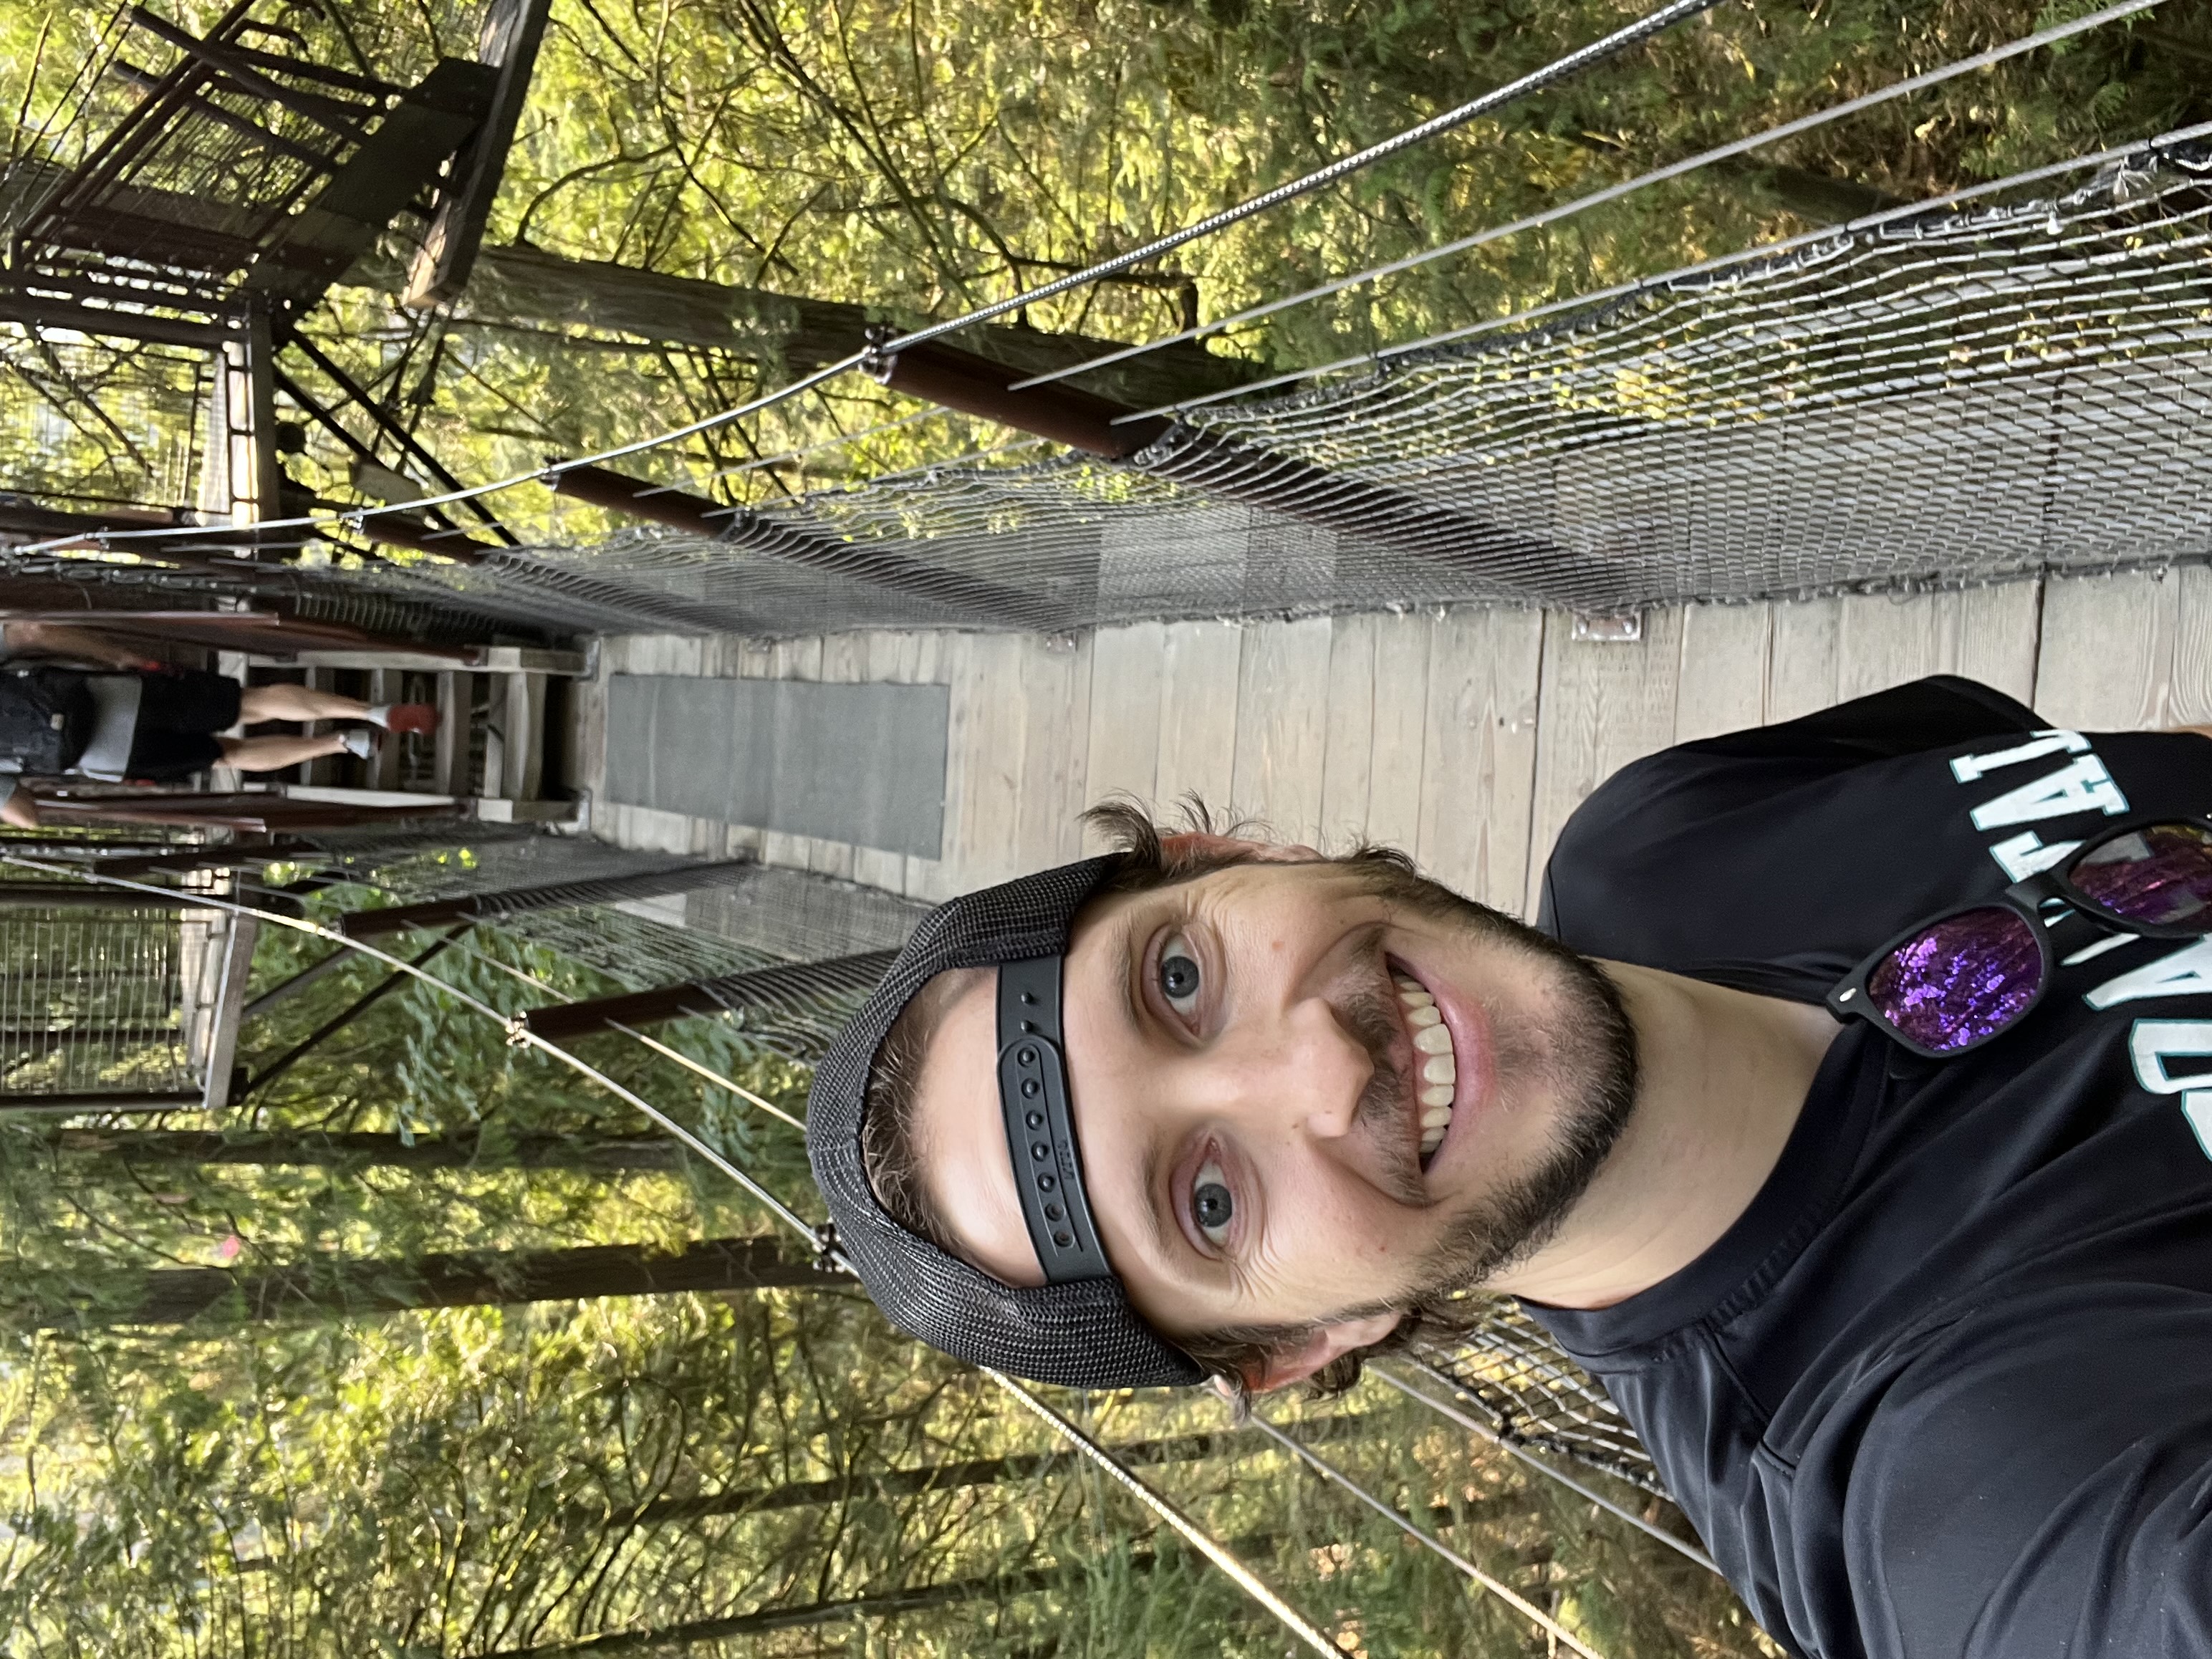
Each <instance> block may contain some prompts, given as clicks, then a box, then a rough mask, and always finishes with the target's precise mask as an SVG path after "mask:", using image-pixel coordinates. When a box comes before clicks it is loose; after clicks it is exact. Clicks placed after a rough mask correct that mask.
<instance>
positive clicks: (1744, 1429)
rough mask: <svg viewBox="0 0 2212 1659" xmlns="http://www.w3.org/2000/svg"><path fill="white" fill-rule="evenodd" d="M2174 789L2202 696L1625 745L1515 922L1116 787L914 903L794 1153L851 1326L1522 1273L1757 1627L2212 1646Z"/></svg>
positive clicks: (1389, 871) (1425, 1312)
mask: <svg viewBox="0 0 2212 1659" xmlns="http://www.w3.org/2000/svg"><path fill="white" fill-rule="evenodd" d="M2208 807H2212V744H2208V743H2207V742H2206V741H2205V739H2204V738H2203V737H2201V736H2197V735H2191V734H2186V733H2117V734H2110V735H2102V736H2095V737H2091V736H2087V735H2084V734H2081V733H2077V732H2060V731H2051V730H2045V729H2042V728H2040V727H2039V726H2038V724H2037V722H2036V720H2035V719H2034V717H2033V715H2032V714H2030V713H2029V712H2028V711H2027V709H2025V708H2021V706H2020V705H2018V704H2016V703H2014V702H2011V701H2010V700H2009V699H2007V698H2005V697H2002V696H2000V695H1998V694H1996V693H1995V692H1991V691H1990V690H1986V689H1985V688H1983V687H1980V686H1977V685H1974V684H1971V683H1969V682H1966V681H1960V680H1952V679H1938V680H1930V681H1923V682H1921V683H1919V684H1916V685H1911V686H1906V687H1902V688H1899V690H1895V691H1893V692H1887V693H1884V694H1881V696H1875V697H1871V698H1866V699H1862V700H1861V701H1859V702H1857V703H1852V704H1846V705H1844V706H1843V707H1841V708H1835V709H1831V710H1828V711H1826V713H1824V714H1819V715H1815V716H1813V717H1810V718H1808V719H1807V720H1799V721H1795V722H1792V723H1790V724H1788V725H1785V726H1774V727H1769V728H1765V729H1763V730H1759V731H1756V732H1743V733H1738V734H1735V736H1732V737H1728V738H1716V739H1712V740H1710V741H1707V742H1704V743H1699V744H1687V745H1684V746H1682V747H1680V748H1677V749H1674V750H1668V751H1666V752H1665V753H1662V754H1661V755H1658V756H1655V757H1651V758H1650V759H1649V760H1646V761H1644V762H1642V763H1638V764H1637V765H1635V766H1632V767H1631V768H1629V769H1626V771H1624V772H1623V773H1621V774H1620V775H1618V776H1617V777H1616V778H1614V779H1613V781H1610V782H1608V783H1607V785H1606V786H1605V787H1603V788H1601V789H1600V790H1599V791H1598V792H1596V793H1595V794H1594V795H1593V796H1592V797H1591V798H1590V799H1589V801H1587V802H1586V803H1584V805H1583V808H1582V809H1581V810H1580V811H1578V812H1577V814H1576V816H1575V817H1574V818H1573V819H1572V820H1571V822H1570V823H1569V825H1568V826H1567V829H1566V830H1565V834H1564V835H1563V836H1562V837H1561V839H1560V842H1559V847H1558V848H1556V849H1555V851H1554V853H1553V858H1552V860H1551V863H1550V865H1549V866H1548V869H1547V875H1546V881H1545V902H1544V905H1543V908H1542V912H1541V915H1540V917H1539V919H1538V925H1537V926H1536V927H1526V926H1524V925H1522V924H1521V923H1520V922H1517V921H1514V920H1512V919H1510V918H1509V917H1506V916H1504V915H1499V914H1498V913H1497V912H1495V911H1492V910H1489V909H1486V908H1483V907H1481V906H1480V905H1476V904H1474V903H1471V902H1468V901H1466V900H1463V899H1462V898H1460V897H1458V896H1455V895H1454V894H1452V893H1450V892H1449V891H1448V890H1444V889H1443V888H1442V887H1440V886H1438V885H1437V884H1434V883H1431V882H1430V881H1427V880H1426V879H1425V878H1422V877H1421V876H1419V874H1418V873H1417V872H1414V870H1413V868H1412V866H1410V865H1409V864H1407V862H1406V861H1405V860H1402V859H1401V858H1399V857H1397V856H1395V854H1385V853H1379V852H1375V851H1367V852H1363V853H1360V854H1354V855H1352V856H1351V857H1349V858H1342V859H1328V858H1323V857H1322V856H1321V855H1320V854H1317V853H1316V852H1314V851H1313V850H1312V849H1310V848H1277V847H1268V846H1265V845H1262V844H1260V843H1257V842H1252V841H1249V840H1243V839H1238V838H1236V837H1233V836H1217V835H1212V834H1208V833H1205V832H1203V831H1200V832H1194V833H1191V834H1186V835H1182V836H1169V837H1165V838H1163V837H1162V836H1160V835H1158V832H1157V831H1156V830H1155V829H1154V828H1153V827H1152V825H1151V824H1150V823H1147V822H1146V820H1145V819H1144V818H1143V817H1141V816H1140V815H1139V814H1138V813H1136V812H1135V811H1132V810H1129V809H1125V808H1115V809H1109V810H1108V811H1105V812H1103V813H1102V814H1099V815H1097V823H1098V824H1099V826H1100V827H1101V828H1102V829H1105V830H1106V831H1107V832H1108V833H1109V836H1113V837H1114V838H1115V839H1116V840H1117V841H1118V842H1119V843H1120V845H1121V851H1120V852H1118V853H1116V854H1111V855H1109V856H1108V857H1105V858H1102V859H1094V860H1087V861H1085V862H1084V863H1081V864H1077V865H1072V866H1066V867H1064V868H1062V869H1060V870H1055V871H1048V872H1043V873H1042V874H1039V875H1036V876H1032V877H1030V878H1024V880H1022V881H1018V882H1015V883H1012V884H1009V885H1007V886H1006V887H1002V888H997V889H994V890H990V891H987V892H984V893H978V894H973V895H970V896H967V897H965V898H963V899H960V900H957V901H955V902H952V903H951V904H949V905H946V906H945V907H943V908H940V909H939V910H938V911H936V912H934V913H933V915H931V916H930V917H929V918H928V919H927V920H926V921H924V923H923V925H922V926H921V928H920V929H919V930H918V931H917V932H916V933H915V937H914V939H913V940H912V941H911V942H910V943H909V944H908V946H907V948H906V950H905V951H903V952H902V955H901V956H900V957H899V959H898V961H897V962H896V963H895V965H894V966H893V968H892V969H891V971H890V974H889V975H887V976H886V978H885V980H884V982H883V984H882V985H881V986H880V987H878V990H877V992H876V993H875V994H874V995H873V996H872V999H871V1000H870V1001H869V1002H868V1004H867V1005H866V1007H864V1008H863V1010H862V1011H861V1012H860V1014H859V1016H858V1017H857V1018H855V1020H854V1023H853V1024H852V1026H851V1027H850V1028H849V1029H848V1030H847V1032H846V1033H845V1034H844V1036H842V1038H841V1040H840V1042H839V1043H838V1044H837V1046H836V1048H835V1050H834V1051H833V1052H832V1054H830V1055H829V1056H828V1057H827V1058H826V1059H825V1060H824V1062H823V1066H821V1068H820V1069H819V1072H818V1073H817V1081H816V1085H815V1091H814V1097H813V1101H812V1104H811V1116H810V1127H809V1142H810V1148H811V1153H812V1157H813V1159H814V1164H815V1169H816V1172H817V1176H818V1178H819V1179H820V1182H821V1184H822V1188H823V1192H824V1194H826V1196H827V1198H828V1200H829V1205H830V1208H831V1211H832V1213H833V1215H834V1216H835V1218H836V1223H837V1225H838V1229H839V1233H840V1236H841V1237H842V1241H843V1243H844V1246H845V1249H846V1251H847V1253H848V1255H849V1256H850V1257H851V1258H852V1260H853V1261H854V1264H855V1266H856V1267H858V1269H859V1271H860V1273H861V1276H862V1278H863V1279H864V1280H866V1283H867V1285H868V1286H869V1288H870V1290H871V1291H872V1293H873V1294H874V1295H875V1297H876V1298H877V1300H878V1302H879V1303H880V1304H882V1305H883V1307H884V1310H886V1311H887V1312H888V1313H889V1314H890V1316H892V1317H893V1318H894V1319H895V1320H896V1321H897V1322H899V1323H901V1324H902V1326H904V1327H905V1328H907V1329H908V1330H910V1331H912V1332H913V1333H915V1334H916V1335H919V1336H921V1337H922V1338H924V1339H925V1340H928V1341H931V1342H933V1343H935V1344H936V1345H938V1346H941V1347H943V1348H945V1349H946V1350H947V1351H949V1352H953V1353H955V1354H958V1355H960V1356H962V1357H963V1358H969V1359H973V1360H975V1361H977V1362H979V1363H982V1364H990V1365H994V1366H996V1367H999V1368H1001V1369H1004V1370H1012V1371H1015V1372H1018V1373H1021V1374H1023V1375H1026V1376H1033V1377H1036V1378H1039V1379H1041V1380H1044V1381H1049V1382H1059V1383H1070V1384H1073V1385H1077V1386H1093V1387H1109V1386H1127V1385H1144V1384H1162V1383H1195V1382H1199V1381H1202V1380H1204V1379H1205V1378H1206V1376H1209V1375H1211V1376H1217V1377H1224V1378H1227V1379H1229V1380H1230V1381H1231V1383H1233V1385H1234V1386H1236V1387H1237V1388H1241V1389H1243V1388H1249V1389H1268V1388H1274V1387H1279V1386H1282V1385H1284V1384H1285V1383H1291V1382H1295V1381H1297V1380H1300V1379H1302V1378H1308V1377H1313V1378H1316V1379H1317V1380H1319V1381H1322V1382H1323V1383H1344V1382H1346V1381H1348V1380H1349V1379H1350V1377H1351V1376H1352V1375H1354V1374H1356V1370H1357V1366H1358V1363H1359V1361H1360V1359H1361V1358H1363V1357H1364V1356H1365V1355H1367V1354H1370V1353H1372V1352H1376V1351H1378V1350H1379V1349H1382V1348H1385V1347H1387V1346H1389V1345H1391V1344H1392V1343H1394V1342H1398V1341H1402V1340H1406V1339H1407V1337H1408V1335H1409V1334H1412V1333H1413V1332H1414V1331H1417V1330H1418V1329H1419V1328H1422V1327H1423V1326H1424V1325H1425V1324H1432V1323H1443V1324H1449V1323H1450V1322H1452V1321H1453V1320H1454V1319H1455V1316H1458V1314H1459V1313H1460V1311H1461V1310H1460V1308H1459V1307H1458V1306H1456V1305H1455V1301H1454V1298H1455V1297H1456V1296H1457V1295H1458V1294H1459V1293H1461V1292H1464V1291H1469V1290H1474V1289H1480V1290H1485V1291H1497V1292H1504V1293H1509V1294H1512V1295H1516V1296H1519V1297H1522V1298H1523V1299H1524V1300H1525V1301H1526V1303H1527V1304H1528V1306H1529V1307H1530V1309H1531V1310H1532V1311H1533V1312H1534V1314H1535V1315H1536V1316H1537V1317H1539V1318H1540V1319H1541V1320H1542V1321H1543V1322H1545V1323H1546V1324H1547V1326H1548V1327H1549V1328H1551V1329H1552V1331H1553V1334H1555V1335H1556V1336H1558V1338H1559V1340H1560V1341H1561V1342H1562V1343H1563V1344H1564V1345H1565V1346H1566V1347H1567V1348H1568V1349H1569V1350H1570V1351H1571V1352H1574V1353H1575V1354H1576V1355H1577V1358H1580V1359H1581V1360H1582V1361H1583V1364H1585V1365H1587V1366H1588V1367H1589V1369H1590V1370H1592V1371H1593V1372H1594V1373H1595V1374H1596V1375H1597V1376H1599V1377H1600V1378H1601V1380H1602V1381H1603V1382H1604V1383H1606V1385H1607V1389H1609V1390H1610V1391H1611V1392H1612V1394H1613V1396H1614V1398H1615V1399H1616V1400H1617V1401H1619V1402H1620V1405H1621V1407H1622V1408H1623V1409H1624V1411H1626V1413H1627V1414H1628V1416H1629V1417H1630V1419H1631V1420H1632V1422H1633V1423H1634V1424H1635V1425H1636V1426H1637V1428H1638V1431H1640V1432H1641V1433H1642V1435H1643V1436H1644V1439H1645V1442H1646V1443H1647V1444H1648V1445H1649V1446H1650V1449H1651V1451H1652V1454H1653V1456H1654V1458H1655V1460H1656V1462H1657V1463H1658V1465H1659V1468H1660V1469H1661V1472H1662V1474H1663V1475H1664V1476H1665V1477H1666V1478H1667V1480H1668V1483H1669V1485H1670V1486H1671V1487H1672V1489H1673V1490H1674V1492H1675V1493H1676V1495H1677V1497H1678V1498H1680V1501H1681V1503H1682V1504H1683V1507H1684V1509H1685V1510H1686V1512H1687V1513H1688V1514H1689V1516H1690V1517H1691V1518H1692V1521H1693V1522H1696V1524H1697V1525H1698V1527H1699V1530H1700V1532H1701V1533H1702V1534H1704V1535H1705V1539H1706V1541H1707V1543H1708V1544H1709V1546H1710V1547H1711V1550H1712V1553H1713V1554H1714V1556H1715V1558H1716V1559H1717V1560H1718V1561H1719V1562H1720V1563H1721V1565H1722V1566H1723V1569H1724V1570H1725V1571H1727V1572H1728V1574H1729V1577H1730V1579H1731V1581H1732V1582H1733V1583H1735V1585H1736V1587H1737V1589H1739V1590H1740V1591H1741V1593H1742V1594H1743V1595H1744V1596H1745V1598H1746V1600H1747V1602H1748V1603H1749V1604H1750V1606H1751V1607H1752V1610H1753V1613H1755V1614H1756V1615H1757V1616H1758V1617H1759V1620H1761V1622H1762V1623H1763V1624H1764V1625H1765V1626H1766V1628H1767V1629H1768V1630H1769V1631H1770V1632H1772V1633H1773V1634H1774V1635H1775V1636H1777V1637H1778V1638H1780V1639H1781V1640H1783V1641H1784V1644H1786V1645H1788V1646H1790V1648H1791V1649H1792V1650H1793V1651H1796V1652H1798V1653H1802V1654H1808V1655H1814V1654H1817V1655H1821V1656H1840V1655H1850V1654H1862V1653H1863V1654H1880V1655H1911V1656H1922V1655H1937V1654H1944V1655H1948V1654H1974V1655H1986V1656H1991V1659H1995V1656H1999V1655H2004V1656H2010V1655H2014V1654H2017V1653H2021V1652H2024V1651H2028V1650H2033V1651H2037V1652H2046V1653H2054V1654H2063V1653H2087V1652H2089V1651H2092V1650H2094V1651H2097V1652H2110V1653H2127V1654H2131V1655H2132V1654H2160V1655H2164V1654H2173V1655H2179V1654H2183V1653H2190V1654H2203V1653H2208V1652H2212V1612H2208V1609H2212V1405H2208V1404H2207V1403H2206V1401H2205V1399H2204V1396H2205V1395H2206V1393H2207V1390H2206V1389H2204V1388H2203V1386H2202V1377H2203V1359H2204V1357H2205V1356H2206V1355H2208V1354H2212V1158H2208V1154H2207V1152H2206V1150H2205V1149H2206V1147H2207V1146H2212V1003H2208V1001H2207V1000H2206V999H2208V998H2212V944H2208V943H2207V942H2206V940H2205V939H2203V932H2204V931H2205V930H2206V929H2212V826H2208V825H2206V823H2205V822H2204V819H2203V813H2204V812H2205V811H2206V809H2207V808H2208ZM2199 1083H2202V1084H2203V1087H2202V1088H2198V1087H2197V1086H2196V1085H2197V1084H2199Z"/></svg>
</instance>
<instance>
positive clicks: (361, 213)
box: [245, 58, 496, 307]
mask: <svg viewBox="0 0 2212 1659" xmlns="http://www.w3.org/2000/svg"><path fill="white" fill-rule="evenodd" d="M495 76H496V71H495V70H491V69H489V68H487V67H486V66H485V65H483V64H471V63H468V62H466V61H465V60H464V59H461V58H440V59H439V60H438V62H437V64H436V65H435V67H433V68H432V70H430V72H429V74H428V75H426V76H423V77H422V80H421V81H420V82H417V83H416V85H414V86H412V87H410V88H408V89H407V93H406V95H405V96H404V97H403V98H402V99H401V100H399V102H398V104H397V105H395V106H393V107H392V111H391V112H389V113H388V114H386V116H385V118H383V119H382V120H381V121H380V122H378V123H377V125H376V131H374V132H372V133H370V134H369V136H368V137H367V138H365V139H363V140H362V143H361V144H360V145H359V146H358V147H357V148H356V149H355V150H354V152H353V154H352V155H349V156H348V157H346V159H345V161H343V163H341V164H340V165H339V167H337V171H336V172H334V173H332V174H331V179H330V182H329V183H328V184H326V185H324V186H323V188H322V190H321V191H319V193H318V194H317V195H316V197H315V198H314V200H313V202H311V203H309V204H307V206H306V207H304V208H302V209H301V210H300V211H299V212H298V213H297V214H295V215H294V216H293V217H292V219H291V220H290V222H289V223H288V224H287V225H286V226H285V227H284V229H283V235H282V237H281V239H280V240H277V241H276V243H275V244H274V245H273V246H270V249H269V250H268V252H266V253H264V255H263V256H262V258H260V259H259V260H258V261H257V262H256V263H255V264H254V266H253V269H252V271H250V272H249V273H248V274H247V276H246V284H245V285H246V289H247V290H248V291H249V292H252V293H256V294H267V295H272V296H277V297H281V298H283V299H285V300H288V301H291V302H293V303H294V304H295V306H297V307H305V306H307V305H308V304H311V303H313V301H318V300H319V299H321V297H322V295H323V290H324V289H327V288H328V287H329V286H330V285H331V283H334V282H336V281H337V278H338V277H339V276H343V274H344V272H345V270H346V269H347V267H349V265H351V264H353V263H354V261H355V260H356V259H358V258H361V256H362V254H363V253H366V252H368V250H369V249H370V248H371V247H372V246H374V244H375V242H376V240H377V238H378V237H380V236H381V235H382V234H384V230H385V228H386V226H387V225H389V224H390V223H391V222H392V219H393V218H394V217H395V216H397V215H398V213H399V211H400V210H401V209H403V208H404V207H405V206H406V205H407V204H409V203H410V202H411V201H413V200H414V199H415V197H416V195H417V194H418V193H419V192H420V191H422V188H423V187H424V186H425V185H428V184H429V183H430V182H431V181H432V180H433V179H435V178H436V177H437V176H438V169H439V168H440V167H443V166H444V165H445V163H446V161H447V158H449V157H450V156H451V155H453V152H454V151H456V150H458V149H459V148H460V147H461V146H462V145H463V144H464V143H466V142H467V141H468V137H469V135H470V134H471V133H472V132H474V131H476V130H477V126H478V125H479V124H480V123H481V122H482V121H483V115H484V111H485V108H486V107H487V106H488V105H489V101H490V98H491V92H492V86H493V82H494V81H495Z"/></svg>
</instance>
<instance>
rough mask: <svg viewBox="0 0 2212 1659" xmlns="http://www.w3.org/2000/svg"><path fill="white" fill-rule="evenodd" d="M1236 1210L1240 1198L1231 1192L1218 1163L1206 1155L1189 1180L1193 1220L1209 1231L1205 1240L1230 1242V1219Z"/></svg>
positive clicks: (1206, 1232) (1202, 1229) (1213, 1242)
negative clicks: (1196, 1172)
mask: <svg viewBox="0 0 2212 1659" xmlns="http://www.w3.org/2000/svg"><path fill="white" fill-rule="evenodd" d="M1236 1213H1237V1201H1236V1200H1234V1199H1232V1198H1231V1197H1230V1195H1229V1178H1228V1176H1225V1175H1224V1174H1222V1172H1221V1166H1220V1165H1219V1164H1216V1163H1214V1162H1213V1161H1212V1159H1211V1158H1209V1159H1207V1160H1206V1163H1205V1164H1202V1165H1200V1169H1199V1171H1198V1175H1197V1177H1196V1178H1195V1179H1194V1180H1193V1181H1192V1182H1191V1183H1190V1218H1191V1220H1192V1221H1193V1222H1194V1223H1195V1224H1196V1225H1197V1227H1198V1230H1199V1231H1200V1232H1201V1233H1204V1234H1205V1235H1206V1243H1209V1244H1212V1245H1213V1246H1214V1247H1215V1248H1217V1249H1218V1248H1220V1247H1221V1246H1224V1245H1225V1244H1227V1243H1229V1222H1230V1218H1231V1217H1233V1216H1234V1215H1235V1214H1236Z"/></svg>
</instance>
